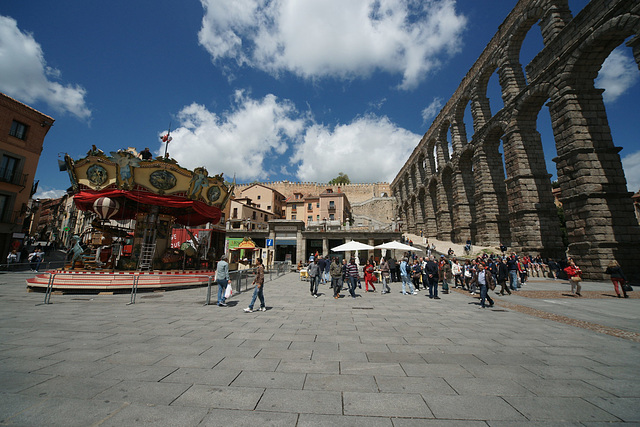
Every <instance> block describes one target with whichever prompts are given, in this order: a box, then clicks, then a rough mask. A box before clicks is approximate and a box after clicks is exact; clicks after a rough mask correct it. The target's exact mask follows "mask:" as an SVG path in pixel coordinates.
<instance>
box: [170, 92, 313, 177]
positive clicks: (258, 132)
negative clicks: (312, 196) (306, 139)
mask: <svg viewBox="0 0 640 427" xmlns="http://www.w3.org/2000/svg"><path fill="white" fill-rule="evenodd" d="M234 102H235V103H234V107H233V110H232V111H229V112H226V113H225V114H224V115H223V116H222V117H220V116H218V115H216V114H215V113H212V112H210V111H208V110H207V109H206V108H205V107H204V106H202V105H199V104H191V105H189V106H186V107H184V108H183V109H182V111H180V113H179V114H178V119H179V120H180V125H179V127H178V128H177V129H175V130H174V131H172V133H171V134H172V137H173V141H172V142H171V143H170V144H169V154H170V156H171V157H173V158H175V159H176V160H177V161H178V162H179V163H180V165H182V166H185V167H187V168H191V169H193V168H195V167H198V166H205V167H206V168H207V170H208V171H209V173H210V175H213V174H217V173H220V172H225V173H226V175H227V177H228V178H229V179H230V178H231V177H232V176H233V174H234V173H235V174H236V176H237V178H238V179H239V180H254V179H264V178H265V177H266V176H267V173H266V171H265V169H264V161H265V158H267V157H273V156H278V155H282V154H283V153H284V152H285V151H286V150H287V148H288V143H289V142H290V141H293V140H295V139H296V138H298V137H300V136H301V134H302V131H303V128H304V123H305V120H306V119H305V118H304V117H302V116H301V115H300V114H299V113H298V112H297V111H296V109H295V107H294V106H293V104H292V103H290V102H289V101H286V100H285V101H279V100H278V99H277V98H276V97H275V96H274V95H267V96H265V97H264V98H263V99H261V100H255V99H251V98H249V97H248V96H246V95H245V93H244V92H242V91H237V92H236V96H235V100H234ZM161 153H164V146H160V149H159V150H158V154H161Z"/></svg>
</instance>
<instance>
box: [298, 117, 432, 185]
mask: <svg viewBox="0 0 640 427" xmlns="http://www.w3.org/2000/svg"><path fill="white" fill-rule="evenodd" d="M419 141H420V135H416V134H414V133H412V132H409V131H408V130H406V129H402V128H399V127H397V126H396V125H395V124H393V123H391V121H390V120H389V119H388V118H387V117H378V116H374V115H369V116H366V117H361V118H358V119H356V120H354V121H353V122H351V123H349V124H347V125H339V126H336V127H335V128H334V129H330V128H329V127H327V126H323V125H318V124H315V125H312V126H310V127H309V128H308V129H307V131H306V133H305V136H304V139H303V141H302V142H301V143H300V144H299V145H298V146H297V147H296V152H295V154H294V156H293V157H292V159H291V163H292V164H299V166H298V169H297V172H296V176H297V178H298V179H299V180H301V181H318V182H327V181H330V180H331V179H333V178H335V177H336V176H338V174H339V173H340V172H344V173H346V174H347V175H348V176H349V178H350V180H351V182H391V181H392V180H393V178H395V176H396V174H397V173H398V171H399V170H400V168H401V167H402V165H404V163H405V162H406V160H407V158H408V156H409V155H410V154H411V151H412V150H413V149H414V148H415V146H416V144H417V143H418V142H419Z"/></svg>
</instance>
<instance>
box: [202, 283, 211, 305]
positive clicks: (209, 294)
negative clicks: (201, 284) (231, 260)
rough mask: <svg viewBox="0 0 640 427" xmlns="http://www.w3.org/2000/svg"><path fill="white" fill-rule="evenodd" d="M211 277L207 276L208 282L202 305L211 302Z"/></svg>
mask: <svg viewBox="0 0 640 427" xmlns="http://www.w3.org/2000/svg"><path fill="white" fill-rule="evenodd" d="M211 277H212V276H209V282H208V283H207V301H206V302H205V303H204V305H209V304H211Z"/></svg>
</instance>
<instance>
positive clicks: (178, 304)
mask: <svg viewBox="0 0 640 427" xmlns="http://www.w3.org/2000/svg"><path fill="white" fill-rule="evenodd" d="M26 277H29V276H26V275H24V274H17V273H8V274H3V275H0V321H1V323H0V425H19V426H57V425H59V426H76V425H77V426H129V425H131V426H134V425H136V426H137V425H153V426H298V427H301V426H310V425H314V426H360V425H361V426H367V427H369V426H396V427H399V426H401V427H405V426H487V425H488V426H515V425H522V424H525V423H531V424H532V425H536V426H543V425H544V426H547V425H548V426H558V425H585V426H599V425H605V424H606V425H610V423H621V424H622V423H630V424H637V423H640V381H639V379H640V367H639V365H638V359H639V357H638V356H640V351H639V348H640V342H639V341H640V339H638V337H639V336H640V321H639V319H638V313H639V311H638V308H639V307H640V305H639V304H640V300H639V299H636V298H629V299H617V298H613V297H610V296H609V297H608V296H606V295H613V287H612V286H611V284H610V283H589V282H587V283H585V284H584V287H583V290H584V292H583V294H584V295H588V294H590V293H592V294H593V295H596V294H602V295H604V296H603V297H600V298H588V297H583V298H571V297H561V298H549V297H545V298H531V297H525V296H522V295H524V294H525V293H526V292H529V291H535V290H541V291H558V290H560V291H568V289H569V285H568V284H567V282H563V281H552V280H548V279H534V280H532V281H531V282H530V283H529V284H528V285H527V286H526V287H525V291H523V292H522V295H512V296H508V297H499V296H495V297H494V299H495V300H496V306H495V307H493V308H491V309H480V308H479V301H478V300H477V299H476V298H473V297H472V296H470V295H469V294H467V293H459V292H452V293H451V294H448V295H442V299H441V300H430V299H429V298H426V297H425V293H424V291H420V292H419V294H418V295H416V296H404V295H402V294H401V293H399V290H400V285H399V284H398V283H393V284H392V290H393V292H392V293H391V294H388V295H381V294H380V292H377V293H365V292H364V291H362V290H359V291H358V293H359V294H360V295H361V296H360V297H358V298H356V299H352V298H350V297H347V298H340V299H339V300H335V299H333V298H332V296H331V294H330V290H329V289H328V287H327V286H326V285H322V286H320V292H321V293H323V295H321V296H320V297H319V298H317V299H315V298H312V297H311V296H310V295H309V290H308V282H302V281H300V280H299V278H298V276H297V275H296V274H293V273H292V274H287V275H285V276H282V277H280V278H277V279H275V280H273V281H270V282H267V283H266V284H265V297H266V303H267V308H268V310H267V311H266V312H256V313H244V312H243V310H242V309H243V308H245V307H246V306H247V305H248V303H249V300H250V298H251V294H252V292H251V291H249V292H243V293H241V294H238V295H234V296H233V297H232V298H231V300H230V304H229V307H218V306H215V305H211V306H205V305H204V301H205V297H206V288H197V289H188V290H177V291H170V292H156V293H140V294H139V295H138V298H137V302H136V304H134V305H127V303H128V302H129V300H130V297H129V295H128V294H121V295H56V294H54V295H53V296H52V298H51V304H49V305H44V304H42V302H43V299H44V295H43V294H41V293H28V292H26V287H25V282H24V280H25V278H26ZM637 291H640V289H638V290H637ZM214 294H215V289H214ZM344 294H346V293H343V295H344ZM492 295H495V294H492ZM256 307H257V306H256ZM523 309H531V310H533V311H534V312H535V313H538V314H540V313H550V314H554V315H560V316H561V317H563V318H565V320H566V319H575V320H576V321H579V323H580V324H581V325H593V324H596V325H602V326H604V327H607V328H608V329H609V330H612V329H616V330H619V331H622V332H624V333H626V334H627V335H628V337H626V338H620V337H618V336H613V335H611V334H608V333H602V332H600V331H598V330H595V329H594V328H590V327H577V326H574V325H573V324H571V322H569V323H567V322H560V321H555V320H550V319H548V318H543V317H540V316H538V315H532V314H530V313H527V312H523ZM524 311H526V310H524Z"/></svg>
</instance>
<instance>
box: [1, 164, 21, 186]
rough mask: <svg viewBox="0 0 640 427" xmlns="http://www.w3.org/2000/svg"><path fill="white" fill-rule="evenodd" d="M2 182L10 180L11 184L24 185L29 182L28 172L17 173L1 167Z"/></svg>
mask: <svg viewBox="0 0 640 427" xmlns="http://www.w3.org/2000/svg"><path fill="white" fill-rule="evenodd" d="M0 182H8V183H9V184H13V185H19V186H20V187H24V185H25V183H26V182H27V174H24V173H15V172H13V171H12V170H9V169H6V168H4V169H0Z"/></svg>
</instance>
